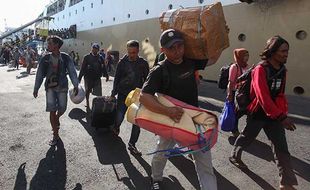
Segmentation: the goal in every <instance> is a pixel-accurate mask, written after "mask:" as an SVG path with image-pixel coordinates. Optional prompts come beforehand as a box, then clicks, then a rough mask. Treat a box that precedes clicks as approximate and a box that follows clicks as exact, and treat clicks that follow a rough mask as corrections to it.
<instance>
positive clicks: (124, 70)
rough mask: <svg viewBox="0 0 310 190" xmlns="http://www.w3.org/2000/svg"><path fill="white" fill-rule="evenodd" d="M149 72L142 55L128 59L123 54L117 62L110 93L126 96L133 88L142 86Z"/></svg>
mask: <svg viewBox="0 0 310 190" xmlns="http://www.w3.org/2000/svg"><path fill="white" fill-rule="evenodd" d="M148 73H149V64H148V62H147V61H146V60H145V59H143V58H142V57H138V59H137V61H129V60H128V56H127V55H125V56H124V57H123V58H122V59H121V60H120V61H119V63H118V65H117V68H116V73H115V78H114V84H113V90H112V93H111V95H112V96H115V95H116V94H118V95H122V96H127V94H128V93H129V92H130V91H131V90H134V89H135V88H142V86H143V83H144V81H145V80H146V77H147V75H148Z"/></svg>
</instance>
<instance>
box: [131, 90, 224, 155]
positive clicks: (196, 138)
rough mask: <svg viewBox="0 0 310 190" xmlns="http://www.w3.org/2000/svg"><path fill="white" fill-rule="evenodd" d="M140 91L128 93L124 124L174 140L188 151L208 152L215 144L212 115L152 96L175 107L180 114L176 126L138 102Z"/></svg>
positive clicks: (196, 108)
mask: <svg viewBox="0 0 310 190" xmlns="http://www.w3.org/2000/svg"><path fill="white" fill-rule="evenodd" d="M139 96H140V89H136V90H134V91H132V92H131V93H129V94H128V96H127V99H126V105H127V106H128V109H127V113H126V118H127V121H128V122H130V123H133V124H136V125H138V126H139V127H141V128H143V129H146V130H148V131H150V132H153V133H155V134H157V135H159V136H162V137H164V138H167V139H174V140H175V141H176V142H178V143H179V144H180V145H182V146H184V147H188V148H189V149H191V150H194V151H196V150H198V151H199V150H210V149H211V148H212V147H213V146H214V144H215V143H216V141H217V135H218V119H217V116H216V115H214V114H213V113H211V112H209V111H207V110H205V109H201V108H198V107H194V106H191V105H188V104H186V103H184V102H181V101H179V100H177V99H174V98H172V97H170V96H166V95H163V94H156V97H157V99H158V101H159V102H160V103H161V104H163V105H165V106H169V107H172V106H178V107H181V108H183V110H184V113H183V115H182V118H181V120H180V122H179V123H176V122H174V121H173V120H172V119H170V118H169V117H168V116H165V115H162V114H158V113H154V112H152V111H150V110H148V109H146V108H145V107H144V106H143V105H142V104H140V102H139Z"/></svg>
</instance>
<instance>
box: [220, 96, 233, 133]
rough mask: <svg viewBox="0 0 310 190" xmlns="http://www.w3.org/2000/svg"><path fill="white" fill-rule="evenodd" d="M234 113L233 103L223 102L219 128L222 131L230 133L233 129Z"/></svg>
mask: <svg viewBox="0 0 310 190" xmlns="http://www.w3.org/2000/svg"><path fill="white" fill-rule="evenodd" d="M235 122H236V113H235V105H234V102H233V101H231V102H230V101H228V100H226V101H225V104H224V108H223V111H222V114H221V116H220V126H221V129H222V131H232V130H233V129H234V128H235Z"/></svg>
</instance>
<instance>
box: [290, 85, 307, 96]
mask: <svg viewBox="0 0 310 190" xmlns="http://www.w3.org/2000/svg"><path fill="white" fill-rule="evenodd" d="M293 92H294V93H295V94H297V95H302V94H304V93H305V90H304V88H303V87H301V86H296V87H294V89H293Z"/></svg>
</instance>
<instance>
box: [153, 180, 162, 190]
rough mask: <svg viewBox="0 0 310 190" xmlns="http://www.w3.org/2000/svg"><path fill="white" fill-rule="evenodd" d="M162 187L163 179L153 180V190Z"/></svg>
mask: <svg viewBox="0 0 310 190" xmlns="http://www.w3.org/2000/svg"><path fill="white" fill-rule="evenodd" d="M160 189H161V181H153V182H152V186H151V190H160Z"/></svg>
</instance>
